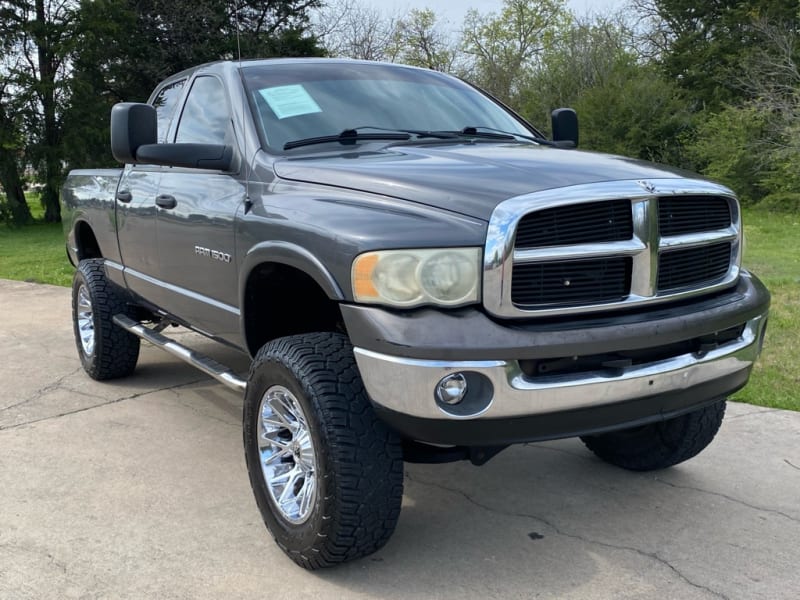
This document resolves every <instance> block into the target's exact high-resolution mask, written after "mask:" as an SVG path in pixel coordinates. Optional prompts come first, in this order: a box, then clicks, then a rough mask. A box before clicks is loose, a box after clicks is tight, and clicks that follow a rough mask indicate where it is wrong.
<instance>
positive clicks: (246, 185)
mask: <svg viewBox="0 0 800 600" xmlns="http://www.w3.org/2000/svg"><path fill="white" fill-rule="evenodd" d="M231 4H232V5H233V16H234V21H235V22H236V54H237V55H238V56H237V58H238V61H239V79H240V80H241V82H242V122H241V130H240V131H241V138H242V144H243V146H244V150H245V152H244V161H243V164H244V212H245V214H247V213H248V212H250V209H251V208H252V207H253V201H252V200H250V163H249V162H248V161H247V137H246V136H245V129H244V126H245V123H244V119H245V117H244V116H245V114H246V111H247V97H246V94H247V88H246V87H245V85H244V77H243V76H242V37H241V29H242V27H241V24H240V23H239V6H238V4H237V3H236V0H232V1H231Z"/></svg>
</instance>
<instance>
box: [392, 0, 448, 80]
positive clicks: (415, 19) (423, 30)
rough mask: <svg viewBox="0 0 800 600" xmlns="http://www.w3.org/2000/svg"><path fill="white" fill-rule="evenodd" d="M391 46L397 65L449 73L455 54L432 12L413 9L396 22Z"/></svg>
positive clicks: (446, 35)
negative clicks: (393, 45) (398, 63)
mask: <svg viewBox="0 0 800 600" xmlns="http://www.w3.org/2000/svg"><path fill="white" fill-rule="evenodd" d="M394 37H395V40H394V44H395V45H396V51H395V52H393V54H396V55H397V59H398V62H402V63H405V64H407V65H412V66H415V67H423V68H427V69H433V70H435V71H445V72H447V71H452V70H453V68H454V66H455V61H456V56H457V51H456V48H455V47H454V46H453V44H452V42H451V41H450V39H449V36H448V34H447V33H446V32H444V31H442V29H441V28H440V24H439V22H438V19H437V17H436V13H434V12H433V11H432V10H431V9H429V8H426V9H423V10H418V9H413V10H411V12H410V13H409V14H408V16H407V17H405V18H403V19H400V20H399V21H398V22H397V27H396V31H395V35H394Z"/></svg>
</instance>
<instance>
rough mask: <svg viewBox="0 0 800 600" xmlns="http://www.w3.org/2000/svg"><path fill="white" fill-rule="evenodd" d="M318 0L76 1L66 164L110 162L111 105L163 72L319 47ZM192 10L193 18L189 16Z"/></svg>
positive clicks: (137, 94) (140, 94)
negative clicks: (314, 16) (312, 26)
mask: <svg viewBox="0 0 800 600" xmlns="http://www.w3.org/2000/svg"><path fill="white" fill-rule="evenodd" d="M318 5H319V0H267V1H264V0H240V1H239V2H238V3H237V4H233V3H231V2H229V1H226V0H82V2H81V5H80V12H79V14H78V18H77V20H76V24H75V28H74V31H75V34H74V40H75V43H74V52H73V53H72V55H71V60H72V76H71V78H70V90H71V93H72V95H71V101H70V103H69V107H68V110H67V113H66V128H65V136H64V138H65V139H64V141H65V146H66V148H67V152H66V153H65V155H66V157H67V162H68V163H69V164H70V166H83V167H89V166H113V165H114V164H115V163H114V161H113V158H112V157H111V153H110V150H109V144H108V135H109V134H108V121H109V113H110V110H111V107H112V106H113V105H114V104H115V103H117V102H123V101H136V102H143V101H145V100H146V99H147V97H148V96H149V94H150V93H151V92H152V90H153V88H155V86H156V85H157V84H158V83H159V82H160V81H162V80H163V79H164V78H166V77H167V76H169V75H172V74H174V73H177V72H179V71H182V70H184V69H187V68H189V67H192V66H195V65H198V64H202V63H204V62H210V61H214V60H219V59H232V58H236V57H238V56H239V50H240V49H241V56H242V57H243V58H255V57H269V56H314V55H320V54H322V50H321V48H320V47H319V46H318V45H317V40H316V38H315V37H314V36H313V35H311V34H310V32H309V30H308V17H309V11H310V9H311V8H313V7H316V6H318ZM187 15H191V18H187Z"/></svg>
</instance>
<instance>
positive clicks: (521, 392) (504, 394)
mask: <svg viewBox="0 0 800 600" xmlns="http://www.w3.org/2000/svg"><path fill="white" fill-rule="evenodd" d="M744 283H745V285H744V287H745V288H747V289H740V288H742V285H741V284H740V286H739V287H738V288H737V290H736V292H734V293H736V294H740V295H742V297H744V298H747V301H745V302H741V301H740V302H732V303H731V302H729V303H725V305H724V308H720V307H715V308H713V309H710V310H707V311H700V312H701V313H702V312H705V313H706V315H705V317H706V318H705V320H702V317H700V319H701V320H698V323H700V322H702V323H703V325H704V326H703V327H697V328H695V327H692V328H691V330H692V334H690V335H687V333H686V332H685V333H683V339H687V338H691V337H694V336H696V335H698V334H700V335H702V334H703V333H704V332H705V330H707V329H708V330H709V331H719V330H721V329H723V328H724V327H728V326H730V324H731V323H732V322H734V321H735V320H736V319H735V318H734V314H738V318H739V321H738V322H739V324H741V323H742V322H744V329H743V330H742V333H741V335H740V337H739V338H737V339H733V340H731V341H729V342H727V343H724V344H722V345H720V346H718V347H716V348H715V349H713V350H710V351H708V352H706V353H688V354H681V355H678V356H673V357H670V358H667V359H663V360H657V361H654V362H650V363H644V364H636V365H632V366H628V367H623V368H614V369H602V370H597V371H590V372H580V373H572V374H561V375H552V376H537V377H535V378H533V377H529V376H527V375H525V374H524V373H523V372H522V370H521V369H520V365H519V362H518V360H508V359H491V360H450V359H420V358H407V357H401V356H396V355H392V354H387V353H383V352H377V351H375V350H371V349H367V348H364V347H359V346H358V344H356V347H355V350H354V351H355V356H356V361H357V363H358V366H359V370H360V371H361V376H362V379H363V381H364V385H365V387H366V390H367V392H368V394H369V396H370V398H371V399H372V401H373V404H374V405H375V408H376V410H377V411H378V414H379V415H380V416H381V417H382V418H383V419H384V420H385V421H386V422H387V423H388V424H389V425H390V426H392V427H393V428H395V429H396V430H398V431H399V432H400V433H401V434H403V435H405V436H407V437H410V438H413V439H417V440H420V441H424V442H430V443H439V444H456V445H469V446H479V445H502V444H509V443H516V442H524V441H535V440H544V439H556V438H563V437H572V436H576V435H584V434H589V433H600V432H603V431H610V430H614V429H621V428H625V427H632V426H637V425H641V424H645V423H649V422H655V421H659V420H663V419H666V418H670V417H673V416H677V415H679V414H682V413H685V412H689V411H691V410H695V409H697V408H700V407H701V406H704V405H706V404H708V403H710V402H713V401H716V400H719V399H722V398H725V397H726V396H728V395H729V394H732V393H733V392H735V391H736V390H738V389H740V388H741V387H743V386H744V385H745V384H746V383H747V379H748V377H749V374H750V370H751V368H752V365H753V362H754V361H755V360H756V358H757V357H758V354H759V352H760V349H761V343H762V341H763V335H764V330H765V327H766V321H767V308H768V305H769V294H768V293H767V292H766V290H765V289H764V288H763V286H761V284H760V282H758V281H757V280H756V279H755V278H749V277H748V278H747V279H746V281H745V282H744ZM754 312H756V313H760V314H756V315H755V316H754V315H753V313H754ZM687 313H688V314H686V315H685V316H684V318H683V319H678V321H677V322H685V320H686V319H692V320H694V318H696V317H697V313H696V312H693V311H692V310H691V309H690V310H688V311H687ZM743 313H744V314H743ZM711 315H713V318H712V316H711ZM684 324H685V323H684ZM495 325H496V324H495ZM660 325H661V327H659V324H658V323H653V322H652V321H650V322H643V323H641V324H639V325H638V326H634V329H638V328H639V327H642V328H647V329H649V330H650V332H651V334H650V336H649V339H648V342H649V346H650V347H653V346H658V345H660V344H662V343H663V344H666V343H668V342H667V341H665V340H672V339H673V338H674V332H672V331H671V330H670V328H665V327H663V322H662V323H661V324H660ZM709 328H710V329H709ZM680 329H683V328H680ZM653 331H657V332H658V333H656V334H654V333H653ZM480 333H481V332H480V331H477V332H476V331H474V330H472V331H469V330H468V331H466V332H464V334H465V335H470V334H471V335H474V336H476V337H475V339H479V340H483V341H485V338H482V337H481V336H480ZM576 333H578V332H576V331H575V330H574V329H572V330H570V331H569V335H570V336H574V335H575V334H576ZM584 333H586V336H587V339H590V338H592V336H591V335H590V332H587V331H585V330H584ZM618 333H619V331H618ZM627 333H628V334H630V335H631V336H632V337H633V338H635V339H638V338H639V337H640V335H641V332H639V333H637V332H636V331H632V330H628V331H627ZM510 337H511V338H514V339H515V337H516V336H513V335H512V336H510ZM621 337H626V336H625V335H622V336H621ZM356 338H358V336H356ZM628 342H630V340H628ZM620 343H624V341H622V342H621V341H620V340H619V339H614V338H613V337H612V339H607V340H606V344H605V345H604V346H605V348H606V351H608V350H607V349H608V348H609V346H611V347H618V346H619V345H620ZM589 345H590V346H594V345H595V344H589ZM629 347H630V346H629ZM460 349H461V350H462V351H463V350H464V349H465V348H464V347H463V346H462V347H461V348H460ZM538 349H539V350H540V351H541V350H542V348H541V347H539V348H538ZM396 350H401V351H402V349H399V348H397V349H396ZM455 350H456V351H457V350H459V348H456V349H455ZM593 350H594V348H593ZM576 354H583V352H580V353H576ZM506 356H508V354H506ZM451 373H466V374H467V377H468V379H469V380H470V381H480V382H483V383H482V384H481V386H479V387H480V390H479V392H478V394H479V395H482V396H484V400H485V399H486V397H488V400H485V401H479V402H478V403H477V404H475V403H473V406H477V409H476V410H474V411H473V410H466V411H462V413H463V414H458V413H459V410H460V409H458V408H453V407H449V406H446V405H443V404H442V403H441V402H437V401H436V399H435V389H436V386H437V384H438V383H439V381H441V379H442V378H443V377H445V376H447V375H449V374H451ZM486 382H488V384H487V383H486ZM467 398H469V396H467ZM473 399H474V398H473ZM479 400H480V399H479ZM465 402H466V399H465Z"/></svg>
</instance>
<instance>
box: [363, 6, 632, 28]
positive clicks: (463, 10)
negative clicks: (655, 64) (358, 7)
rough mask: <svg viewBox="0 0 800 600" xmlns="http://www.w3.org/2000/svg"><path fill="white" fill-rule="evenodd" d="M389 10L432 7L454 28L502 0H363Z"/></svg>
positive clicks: (594, 8) (578, 10)
mask: <svg viewBox="0 0 800 600" xmlns="http://www.w3.org/2000/svg"><path fill="white" fill-rule="evenodd" d="M361 1H362V2H363V3H365V4H371V5H372V6H376V7H378V8H380V9H382V10H385V11H387V12H392V13H394V12H395V11H401V12H404V11H405V10H407V9H411V8H430V9H432V10H433V11H434V12H435V13H436V14H437V16H439V17H440V18H443V19H446V20H447V21H449V22H450V25H451V26H452V27H453V28H459V27H460V26H461V23H462V22H463V20H464V15H466V14H467V11H468V10H469V9H470V8H474V9H476V10H477V11H478V12H481V13H488V12H498V11H499V10H500V9H501V8H502V6H503V1H502V0H361ZM624 2H625V0H568V2H567V4H568V6H569V7H570V8H571V9H572V10H573V11H574V12H576V13H577V14H579V15H580V14H586V13H587V12H598V13H599V12H603V13H605V12H610V10H613V9H615V8H619V7H620V6H622V5H623V4H624Z"/></svg>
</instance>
